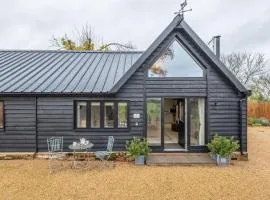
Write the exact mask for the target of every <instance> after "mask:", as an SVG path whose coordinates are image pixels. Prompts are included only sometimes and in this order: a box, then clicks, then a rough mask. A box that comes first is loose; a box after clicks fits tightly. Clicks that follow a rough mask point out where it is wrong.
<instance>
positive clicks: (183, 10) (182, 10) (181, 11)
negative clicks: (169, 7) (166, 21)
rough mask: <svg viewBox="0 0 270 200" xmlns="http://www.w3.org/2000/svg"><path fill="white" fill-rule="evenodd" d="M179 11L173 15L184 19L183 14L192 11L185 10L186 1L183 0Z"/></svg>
mask: <svg viewBox="0 0 270 200" xmlns="http://www.w3.org/2000/svg"><path fill="white" fill-rule="evenodd" d="M180 6H181V9H180V10H179V11H178V12H175V13H174V14H176V15H180V16H182V17H183V18H184V13H185V12H189V11H192V9H188V10H185V7H186V6H187V0H185V1H184V2H183V3H181V4H180Z"/></svg>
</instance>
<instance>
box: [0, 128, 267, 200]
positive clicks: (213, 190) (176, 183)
mask: <svg viewBox="0 0 270 200" xmlns="http://www.w3.org/2000/svg"><path fill="white" fill-rule="evenodd" d="M248 132H249V133H248V143H249V161H248V162H246V161H238V162H234V163H233V165H232V166H230V167H228V168H219V167H215V166H192V167H188V166H173V167H158V166H151V167H150V166H143V167H137V166H134V165H133V164H131V163H117V164H116V167H115V168H114V169H99V168H97V169H93V170H88V171H73V170H71V169H65V170H61V171H59V172H57V173H54V174H49V173H48V169H47V166H48V161H46V160H9V161H8V160H7V161H4V160H2V161H0V199H1V200H2V199H3V200H7V199H20V200H23V199H270V148H269V146H270V128H269V127H267V128H266V127H251V128H249V131H248Z"/></svg>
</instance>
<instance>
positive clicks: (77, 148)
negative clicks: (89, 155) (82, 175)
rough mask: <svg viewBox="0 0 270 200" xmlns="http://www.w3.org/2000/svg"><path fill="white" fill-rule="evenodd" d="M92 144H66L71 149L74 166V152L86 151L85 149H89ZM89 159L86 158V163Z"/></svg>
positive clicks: (74, 164)
mask: <svg viewBox="0 0 270 200" xmlns="http://www.w3.org/2000/svg"><path fill="white" fill-rule="evenodd" d="M93 146H94V144H93V143H91V142H90V143H89V144H87V145H84V144H79V143H78V144H76V145H73V144H71V145H68V148H69V149H71V150H73V166H74V168H76V153H81V152H87V150H89V149H91V148H92V147H93ZM88 161H89V159H87V164H88Z"/></svg>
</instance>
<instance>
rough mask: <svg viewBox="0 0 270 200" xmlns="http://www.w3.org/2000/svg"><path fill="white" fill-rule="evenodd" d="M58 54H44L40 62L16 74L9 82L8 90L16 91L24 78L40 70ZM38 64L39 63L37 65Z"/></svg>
mask: <svg viewBox="0 0 270 200" xmlns="http://www.w3.org/2000/svg"><path fill="white" fill-rule="evenodd" d="M55 55H56V54H47V55H44V56H45V57H44V58H43V59H42V60H41V61H40V62H38V63H36V64H34V65H32V67H30V68H28V69H27V70H25V71H23V72H22V73H20V74H19V75H18V76H16V77H15V78H14V79H12V80H11V81H10V82H9V85H10V87H8V88H6V89H5V91H6V92H12V91H14V90H15V89H16V88H17V87H18V86H20V85H21V84H22V82H23V80H25V79H26V80H27V79H28V78H27V77H28V76H31V74H33V73H34V72H35V71H38V70H39V69H40V68H42V65H43V64H45V63H46V62H47V61H49V60H50V59H52V58H54V57H55ZM37 64H38V65H37Z"/></svg>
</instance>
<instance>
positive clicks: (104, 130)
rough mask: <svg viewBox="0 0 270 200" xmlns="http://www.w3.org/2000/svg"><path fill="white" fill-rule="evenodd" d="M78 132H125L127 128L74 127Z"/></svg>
mask: <svg viewBox="0 0 270 200" xmlns="http://www.w3.org/2000/svg"><path fill="white" fill-rule="evenodd" d="M74 131H78V132H127V131H129V128H75V129H74Z"/></svg>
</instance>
